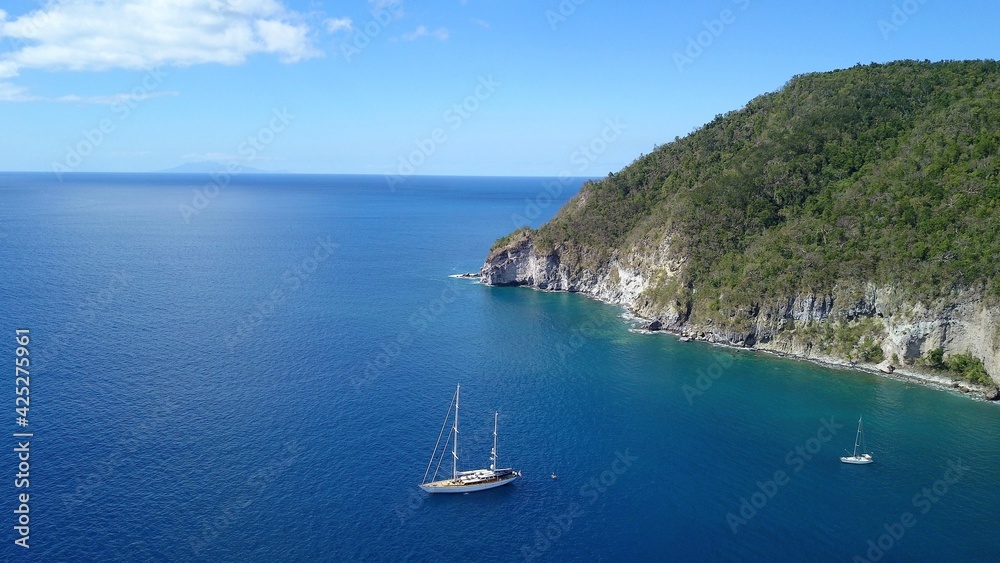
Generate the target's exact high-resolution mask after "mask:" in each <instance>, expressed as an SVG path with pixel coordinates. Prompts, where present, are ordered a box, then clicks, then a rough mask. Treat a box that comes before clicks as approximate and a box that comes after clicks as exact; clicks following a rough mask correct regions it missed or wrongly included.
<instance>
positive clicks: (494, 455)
mask: <svg viewBox="0 0 1000 563" xmlns="http://www.w3.org/2000/svg"><path fill="white" fill-rule="evenodd" d="M499 416H500V411H493V452H492V455H490V470H491V471H495V470H496V468H497V417H499Z"/></svg>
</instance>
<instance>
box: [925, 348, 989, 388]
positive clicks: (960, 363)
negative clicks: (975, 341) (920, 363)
mask: <svg viewBox="0 0 1000 563" xmlns="http://www.w3.org/2000/svg"><path fill="white" fill-rule="evenodd" d="M924 362H925V363H926V364H927V365H929V366H930V367H932V368H934V369H939V370H944V371H948V372H951V374H952V375H955V376H957V377H961V378H962V379H967V380H969V381H971V382H973V383H979V384H981V385H992V384H993V380H992V379H991V378H990V376H989V374H987V373H986V368H985V367H983V361H982V360H980V359H979V358H977V357H975V356H973V355H972V354H971V353H969V352H966V353H964V354H951V355H949V356H948V357H945V355H944V349H942V348H935V349H933V350H931V351H929V352H927V354H926V356H924Z"/></svg>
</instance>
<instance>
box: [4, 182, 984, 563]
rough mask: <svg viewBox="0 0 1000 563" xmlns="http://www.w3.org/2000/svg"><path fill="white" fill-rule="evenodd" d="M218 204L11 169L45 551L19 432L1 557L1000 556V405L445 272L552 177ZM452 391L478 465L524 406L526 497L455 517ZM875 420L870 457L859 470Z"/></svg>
mask: <svg viewBox="0 0 1000 563" xmlns="http://www.w3.org/2000/svg"><path fill="white" fill-rule="evenodd" d="M208 181H209V180H208V178H207V177H205V176H186V175H174V176H171V175H77V176H71V177H68V178H67V179H66V180H65V181H64V182H62V183H59V182H56V181H55V180H54V179H52V178H51V177H48V176H44V175H13V174H5V175H2V176H0V198H2V200H3V202H4V205H3V206H0V234H2V235H3V236H2V238H0V263H2V264H3V268H4V271H5V276H4V283H3V285H2V287H0V311H2V315H0V325H2V330H3V331H5V332H7V333H8V335H9V336H10V338H9V342H8V345H7V346H6V347H4V348H3V349H5V350H7V352H6V353H7V354H9V355H10V356H9V357H10V358H11V361H13V353H14V352H13V350H14V343H13V333H14V330H15V329H17V328H25V327H26V328H29V329H30V330H31V336H32V344H31V350H32V359H33V364H32V366H33V373H32V382H31V383H32V385H31V398H32V404H31V416H30V429H31V430H32V431H34V432H35V437H34V438H33V440H34V441H33V442H32V445H31V448H32V453H31V456H32V457H31V462H32V466H31V470H32V474H31V487H30V491H31V495H32V497H31V498H32V502H31V545H32V547H31V548H30V549H29V550H23V549H22V548H19V547H16V546H14V544H13V540H14V538H15V537H16V536H15V532H14V531H13V529H12V526H13V510H14V509H15V508H16V506H15V495H16V493H17V492H18V490H17V489H15V487H14V485H13V474H14V472H15V468H16V460H15V457H14V454H13V452H12V447H13V446H14V445H15V444H14V443H13V441H12V440H13V438H9V439H8V441H9V442H10V446H11V447H5V448H4V452H5V453H4V454H3V457H2V458H0V463H2V467H5V468H7V469H6V470H5V471H7V473H9V475H8V477H7V480H6V483H7V484H6V485H4V486H3V488H2V489H0V490H2V491H4V492H3V493H2V495H3V497H2V499H0V506H2V507H3V513H5V514H7V515H8V516H7V517H6V520H4V522H5V523H4V527H5V528H4V529H6V530H7V532H5V537H6V539H5V541H4V545H3V547H2V548H0V558H2V559H4V560H43V561H63V560H139V561H162V560H184V561H186V560H212V561H215V560H232V561H247V560H288V561H291V560H331V561H333V560H413V561H425V560H461V561H466V560H471V561H479V560H503V561H514V560H532V561H548V560H553V561H563V560H604V561H634V560H680V561H711V560H747V561H751V560H765V561H803V560H818V561H845V560H851V559H852V558H853V557H855V556H859V557H861V558H866V557H867V556H868V554H866V552H867V551H868V550H869V549H871V548H870V546H869V544H868V541H869V540H872V542H873V544H874V545H877V544H878V542H879V541H880V536H882V535H883V534H885V537H883V538H882V539H881V542H882V546H883V548H879V549H878V550H877V551H872V552H871V554H872V555H879V554H880V553H881V552H884V554H883V555H881V560H883V561H941V560H948V561H982V560H996V559H998V558H1000V550H998V549H997V548H996V547H994V544H995V542H993V541H992V538H993V537H995V536H996V535H997V533H998V532H1000V524H998V522H1000V521H998V519H997V517H996V515H997V514H998V513H1000V497H998V495H996V493H995V492H994V490H995V486H996V483H997V481H998V477H1000V470H998V467H1000V441H998V440H997V436H998V435H1000V410H998V408H997V406H996V405H993V404H987V403H983V402H976V401H972V400H969V399H967V398H964V397H960V396H956V395H953V394H949V393H946V392H941V391H937V390H932V389H927V388H923V387H920V386H915V385H912V384H907V383H903V382H899V381H893V380H889V379H885V378H880V377H877V376H874V375H871V374H866V373H859V372H853V371H849V370H843V369H831V368H826V367H821V366H817V365H814V364H810V363H807V362H801V361H794V360H784V359H779V358H775V357H771V356H768V355H764V354H755V353H747V352H737V351H733V350H728V349H723V348H719V347H713V346H710V345H705V344H700V343H679V342H677V341H676V340H675V339H673V338H672V337H669V336H665V335H643V334H635V333H631V332H629V330H628V328H629V325H628V323H627V321H626V320H624V319H622V318H621V313H622V312H621V310H619V309H618V308H615V307H612V306H608V305H605V304H602V303H598V302H595V301H592V300H589V299H587V298H585V297H583V296H580V295H567V294H554V293H542V292H537V291H532V290H527V289H518V288H491V287H485V286H482V285H478V284H475V283H472V282H470V281H468V280H461V279H454V278H449V277H448V275H449V274H454V273H460V272H464V271H470V270H471V271H474V270H476V269H478V267H479V266H480V264H481V262H482V259H483V257H484V255H485V253H486V251H487V250H488V248H489V246H490V244H491V243H492V241H493V240H494V239H495V238H496V237H497V236H500V235H502V234H505V233H506V232H508V231H509V230H511V229H512V228H513V227H514V226H515V222H516V221H515V219H516V218H517V217H522V216H531V219H532V220H533V222H534V223H535V224H538V223H539V222H540V221H542V220H544V219H545V218H547V217H548V216H551V215H552V214H553V213H554V212H555V211H556V209H557V206H558V202H556V203H548V200H547V199H546V198H547V197H548V196H547V191H546V188H545V182H546V180H543V179H530V178H529V179H504V178H413V179H409V180H407V182H406V184H404V185H403V186H401V187H400V188H399V189H398V190H396V191H390V190H389V189H388V188H387V187H386V184H385V181H384V179H383V178H381V177H349V176H243V177H237V178H234V179H233V181H232V183H231V184H230V185H228V186H225V187H224V188H223V189H221V190H219V192H218V194H217V195H216V196H215V197H213V198H211V199H209V200H207V205H205V206H203V208H202V209H200V210H199V213H198V214H197V215H194V216H191V217H189V219H190V220H188V221H186V220H185V219H184V216H183V215H182V213H181V212H180V206H181V205H184V204H188V205H190V204H191V203H192V200H193V198H194V197H195V196H194V192H193V190H196V189H203V188H204V186H205V184H206V183H207V182H208ZM573 187H574V188H575V187H576V184H575V185H574V186H573ZM570 191H572V190H571V189H570V188H568V187H567V188H565V189H564V190H562V192H561V193H560V194H559V196H558V198H557V199H558V200H564V199H565V198H566V197H567V196H568V195H569V192H570ZM532 204H535V205H538V212H539V213H538V214H537V215H535V208H534V207H532ZM539 204H541V205H539ZM709 374H711V375H713V376H715V377H714V378H710V377H708V375H709ZM700 376H704V377H703V378H702V379H701V380H700V384H701V389H700V391H701V393H700V394H697V395H692V394H691V392H690V390H691V389H698V385H699V379H698V378H699V377H700ZM459 382H460V383H461V384H462V390H463V393H462V398H463V402H462V430H463V432H462V442H461V443H462V456H463V461H466V460H467V461H468V463H469V464H470V465H481V464H484V463H485V460H486V456H487V455H488V453H489V446H490V441H491V435H490V430H491V427H490V424H491V422H492V420H491V419H492V412H493V409H494V408H499V409H500V412H501V414H500V432H501V437H500V439H501V444H500V447H501V454H502V455H503V456H505V458H506V462H509V463H511V464H513V465H514V466H515V467H516V468H519V469H521V470H522V472H523V474H524V477H523V478H522V479H519V480H518V481H517V482H515V483H514V484H512V485H510V486H507V487H503V488H500V489H496V490H492V491H487V492H483V493H477V494H474V495H462V496H451V495H445V496H434V497H431V496H428V495H425V494H423V493H422V492H421V491H420V490H419V489H418V488H417V487H416V485H417V483H418V482H419V481H420V478H421V476H422V475H423V472H424V468H425V467H426V464H427V458H428V456H429V455H430V450H431V448H432V447H433V445H434V440H435V438H436V437H437V432H438V430H439V428H440V425H441V420H442V419H443V417H444V413H445V410H446V409H447V406H448V401H449V399H450V397H451V393H452V392H453V390H454V386H455V384H456V383H459ZM707 382H711V384H710V385H706V383H707ZM9 383H10V385H9V387H8V389H9V392H8V395H7V398H6V399H3V397H2V396H0V400H3V401H7V402H8V403H9V404H10V405H11V406H10V410H11V411H12V410H13V402H14V394H13V382H12V381H11V382H9ZM686 386H687V387H686ZM686 389H687V392H685V390H686ZM861 414H864V416H865V427H866V434H867V443H868V445H869V447H870V448H871V449H872V450H873V451H874V455H875V457H876V460H877V461H876V463H875V464H873V465H870V466H865V467H852V466H846V465H843V464H841V463H839V460H838V459H837V458H838V456H840V455H843V452H844V450H845V448H850V447H851V446H852V445H853V440H854V430H855V428H856V421H857V417H858V416H859V415H861ZM7 424H8V428H9V429H10V431H11V432H13V431H14V430H15V429H16V426H14V414H13V412H10V416H9V419H8V421H7ZM949 463H952V464H953V465H954V464H956V463H960V464H961V465H960V467H962V468H963V469H962V470H961V471H960V472H956V471H955V470H954V469H951V470H949V467H950V466H949ZM965 467H967V468H968V469H964V468H965ZM553 472H555V473H556V474H558V479H555V480H553V479H551V478H550V474H551V473H553ZM776 472H781V473H777V475H776ZM776 476H777V479H776ZM947 480H951V481H953V482H950V483H948V482H947ZM779 482H780V484H779ZM935 487H937V490H936V491H935ZM925 488H926V489H927V490H928V491H929V493H925V491H924V489H925ZM744 499H745V500H746V503H745V504H744V503H743V500H744ZM931 499H933V500H931ZM741 508H743V512H742V514H741ZM906 513H910V514H911V516H912V518H905V522H906V523H907V524H911V525H910V526H905V525H903V524H900V522H901V521H902V520H903V519H904V518H903V517H904V514H906ZM730 514H731V515H732V517H731V518H727V515H730ZM737 517H738V518H740V519H741V520H735V518H737ZM734 522H735V524H734ZM734 527H735V528H736V531H735V533H734V531H733V528H734ZM893 534H895V535H896V536H897V537H892V535H893ZM890 540H891V541H890Z"/></svg>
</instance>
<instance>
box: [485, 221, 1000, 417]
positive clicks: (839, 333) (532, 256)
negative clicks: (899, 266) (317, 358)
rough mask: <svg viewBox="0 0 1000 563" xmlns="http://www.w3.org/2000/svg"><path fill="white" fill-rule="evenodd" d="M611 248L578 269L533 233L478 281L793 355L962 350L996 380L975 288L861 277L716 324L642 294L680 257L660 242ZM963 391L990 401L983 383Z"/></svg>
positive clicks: (501, 251) (988, 311)
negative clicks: (923, 294) (919, 291)
mask: <svg viewBox="0 0 1000 563" xmlns="http://www.w3.org/2000/svg"><path fill="white" fill-rule="evenodd" d="M617 254H620V253H616V256H614V257H612V258H611V259H609V260H608V261H607V262H606V263H605V264H604V265H602V266H601V267H598V268H596V269H593V270H583V271H580V270H579V269H578V268H577V267H576V265H575V264H566V263H564V262H563V261H562V260H561V253H560V251H559V249H555V250H553V251H550V252H544V253H543V252H538V251H537V250H536V248H535V246H534V242H533V240H532V237H531V236H524V237H521V238H519V239H518V240H516V241H512V242H511V243H510V244H509V245H507V246H503V247H501V248H497V249H495V250H494V251H493V252H491V253H490V254H489V256H488V257H487V259H486V262H485V264H484V265H483V267H482V269H481V270H480V279H481V281H482V282H483V283H485V284H488V285H516V286H522V285H523V286H529V287H532V288H535V289H540V290H549V291H570V292H580V293H584V294H586V295H589V296H592V297H595V298H597V299H600V300H602V301H605V302H608V303H611V304H615V305H620V306H623V307H625V308H627V309H628V310H629V311H630V312H632V313H634V314H636V315H638V316H640V317H644V318H647V319H650V320H651V321H659V324H660V326H662V327H663V329H664V330H669V331H671V332H675V333H679V334H685V335H690V336H692V337H693V338H695V339H699V340H706V341H710V342H716V343H720V344H726V345H731V346H740V347H750V348H757V349H761V350H767V351H772V352H778V353H783V354H788V355H792V356H797V357H802V358H811V359H819V360H823V361H831V362H845V361H850V362H852V363H853V362H855V361H857V362H860V363H866V362H865V359H864V358H861V357H859V356H858V353H859V348H860V347H863V346H864V345H865V341H866V339H868V341H869V342H870V343H871V344H870V345H874V347H875V348H877V350H878V352H874V351H873V355H874V358H873V359H878V360H880V361H881V360H882V359H883V358H884V359H885V360H888V361H890V362H892V363H893V364H894V365H895V366H896V367H905V366H907V365H912V364H913V363H914V362H916V361H918V360H920V359H921V358H924V357H926V356H927V355H928V353H929V352H930V351H932V350H935V349H938V348H940V349H942V350H943V352H944V355H945V356H949V355H953V354H971V355H973V356H975V357H976V358H979V359H981V360H982V362H983V365H984V367H985V368H986V371H987V372H988V373H989V374H990V376H991V377H992V378H993V380H994V382H998V380H1000V378H998V375H1000V308H998V307H995V306H989V305H988V304H987V303H986V301H984V299H983V297H982V295H980V294H978V293H977V292H960V293H956V294H954V295H950V296H948V297H947V298H945V299H941V300H938V301H936V302H934V303H919V302H917V303H915V302H909V301H907V300H905V299H902V298H901V297H900V296H899V295H898V292H897V291H896V290H894V289H893V288H892V287H879V286H877V285H875V284H871V283H869V284H865V285H864V286H863V287H850V288H847V287H845V288H838V290H835V291H833V292H831V293H829V294H825V295H814V294H800V295H791V296H788V297H787V298H786V299H784V300H781V301H780V302H775V303H771V304H770V305H768V306H766V307H764V306H758V307H754V308H751V309H748V310H747V311H745V312H744V314H743V316H742V317H741V318H735V319H732V322H730V323H727V325H726V326H722V325H720V324H719V323H717V322H715V321H714V320H710V319H709V320H706V319H700V318H699V315H698V314H697V311H692V310H691V308H690V307H687V306H684V305H683V304H682V303H680V302H674V303H672V304H670V303H668V304H657V303H656V302H654V301H653V300H651V299H650V298H649V296H648V293H647V290H648V289H650V288H652V287H655V286H656V285H658V284H663V283H666V282H669V281H670V280H671V279H673V278H676V277H678V275H679V273H680V272H681V269H682V266H683V265H684V262H685V257H683V256H678V255H675V254H673V253H671V252H670V247H669V244H668V243H667V242H666V241H664V242H663V243H662V244H661V245H660V246H659V247H657V249H656V250H655V251H654V252H645V253H643V252H641V251H640V250H639V249H631V252H630V253H629V254H628V255H627V256H625V257H619V256H617ZM879 352H880V353H879ZM867 363H870V364H876V363H879V362H876V361H869V362H867ZM967 387H968V388H971V389H974V390H978V391H982V392H984V393H986V394H987V395H988V396H990V397H991V398H995V397H996V393H995V389H990V388H989V386H976V385H968V386H967ZM991 391H992V392H991Z"/></svg>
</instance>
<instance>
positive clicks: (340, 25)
mask: <svg viewBox="0 0 1000 563" xmlns="http://www.w3.org/2000/svg"><path fill="white" fill-rule="evenodd" d="M323 25H325V26H326V32H327V33H337V32H338V31H346V32H348V33H350V32H351V31H353V30H354V22H353V21H351V18H328V19H325V20H323Z"/></svg>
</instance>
